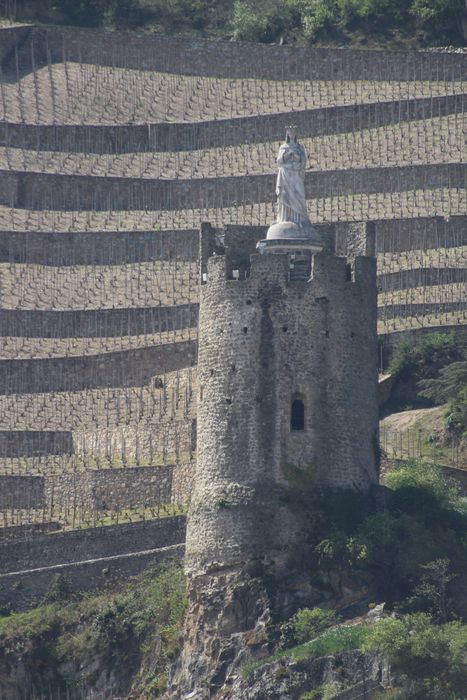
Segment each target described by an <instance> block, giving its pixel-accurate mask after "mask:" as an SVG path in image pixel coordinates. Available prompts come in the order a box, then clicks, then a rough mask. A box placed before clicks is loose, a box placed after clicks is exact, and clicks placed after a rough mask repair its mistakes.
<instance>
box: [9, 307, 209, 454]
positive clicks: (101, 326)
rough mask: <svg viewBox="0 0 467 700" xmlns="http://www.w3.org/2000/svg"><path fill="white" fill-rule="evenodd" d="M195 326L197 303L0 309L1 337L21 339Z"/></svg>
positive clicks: (98, 335)
mask: <svg viewBox="0 0 467 700" xmlns="http://www.w3.org/2000/svg"><path fill="white" fill-rule="evenodd" d="M197 324H198V304H180V305H179V306H156V307H142V308H124V309H91V310H81V309H80V310H74V311H48V310H45V311H42V310H41V311H32V310H22V309H0V335H2V336H16V337H24V338H110V337H119V338H120V337H123V336H130V335H144V334H152V333H164V332H167V331H177V330H180V329H183V328H193V327H195V326H197ZM0 439H1V438H0ZM0 455H1V442H0Z"/></svg>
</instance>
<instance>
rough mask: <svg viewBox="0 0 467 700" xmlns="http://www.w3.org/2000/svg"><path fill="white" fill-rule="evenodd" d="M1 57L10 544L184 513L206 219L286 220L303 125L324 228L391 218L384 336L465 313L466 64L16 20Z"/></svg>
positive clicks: (3, 477)
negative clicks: (22, 531)
mask: <svg viewBox="0 0 467 700" xmlns="http://www.w3.org/2000/svg"><path fill="white" fill-rule="evenodd" d="M0 60H1V82H0V178H1V183H2V186H1V188H0V229H1V236H0V289H1V305H0V335H1V337H0V373H1V377H2V382H1V384H0V386H1V389H0V481H2V484H3V491H2V493H3V495H2V498H1V501H0V528H3V532H6V529H8V528H9V529H11V526H18V525H33V524H38V525H40V526H42V525H44V524H45V523H51V522H53V523H58V524H60V525H61V526H63V527H80V526H90V525H92V524H93V525H95V524H108V523H114V522H118V521H120V522H121V521H122V520H125V519H129V520H132V521H134V520H138V519H148V518H155V517H161V516H164V515H170V514H173V512H178V511H177V510H176V509H177V508H179V507H180V506H182V507H183V505H184V504H186V501H187V498H188V494H189V488H190V474H191V470H192V458H193V454H194V450H195V446H196V430H195V424H194V419H195V415H196V406H195V400H194V397H195V391H196V339H197V301H198V271H197V259H198V235H197V229H198V227H199V225H200V223H201V222H203V221H210V222H211V223H212V224H213V225H217V226H223V225H226V224H240V225H242V226H251V225H255V226H264V227H266V226H267V225H269V223H271V222H272V221H273V220H274V217H275V212H274V180H275V157H276V152H277V148H278V144H279V141H280V140H281V139H282V135H283V128H284V125H285V124H287V123H290V122H293V123H296V124H297V125H298V127H299V131H300V135H301V140H302V141H303V143H304V145H305V146H306V148H307V151H308V155H309V169H308V171H307V174H306V189H307V198H308V208H309V214H310V218H311V220H312V221H314V222H315V223H320V222H344V221H372V222H374V226H375V235H376V250H377V256H378V275H379V291H380V296H379V321H378V323H379V333H380V335H381V339H382V342H383V343H384V342H386V343H390V342H392V341H391V339H392V337H394V336H397V335H398V333H399V332H405V331H411V332H415V331H418V330H419V329H421V330H422V331H423V330H424V329H426V328H430V327H433V328H436V329H439V328H445V327H455V328H461V327H462V326H463V324H465V323H466V320H467V317H466V305H465V299H466V280H467V275H466V268H467V264H466V262H467V246H466V243H467V241H466V238H467V234H466V231H465V221H466V217H465V215H466V193H465V143H464V136H465V118H464V110H465V104H466V102H467V101H466V95H465V83H464V82H463V81H464V80H465V59H464V54H462V53H449V52H426V53H414V54H411V53H403V52H392V53H391V52H370V51H352V50H344V49H334V50H332V49H294V48H287V47H284V48H282V47H268V46H255V45H247V44H246V45H243V46H240V45H237V44H232V43H222V42H214V41H213V42H210V41H201V40H197V39H192V40H189V39H183V40H178V39H165V38H162V37H138V36H136V35H135V36H131V35H123V34H99V33H95V32H93V31H86V30H80V29H73V30H69V29H66V28H34V27H22V26H17V27H10V28H3V29H0ZM143 467H144V469H145V470H147V471H146V472H145V474H146V477H145V478H146V479H147V482H148V483H152V484H155V485H156V486H155V487H154V488H152V489H148V491H147V493H142V492H141V489H139V487H137V483H139V482H137V480H138V479H140V471H139V468H143ZM167 470H168V471H167ZM104 471H106V474H107V480H108V484H109V485H108V488H107V491H106V495H105V497H104V496H102V498H101V497H100V500H99V499H98V498H97V497H96V495H95V493H96V491H95V489H96V487H95V486H92V484H95V481H94V480H95V479H96V478H97V477H96V473H99V474H100V472H104ZM117 472H118V474H116V473H117ZM119 475H120V476H119ZM132 475H133V476H132ZM123 477H124V480H122V479H123ZM132 478H133V479H134V482H132ZM90 484H91V486H90ZM132 484H134V492H135V493H139V494H140V496H139V500H138V499H136V500H135V498H134V497H131V492H132ZM99 488H100V489H101V490H102V487H101V486H99ZM93 489H94V490H93ZM104 490H105V489H104ZM99 493H101V491H99ZM115 494H117V495H115ZM174 509H175V511H174Z"/></svg>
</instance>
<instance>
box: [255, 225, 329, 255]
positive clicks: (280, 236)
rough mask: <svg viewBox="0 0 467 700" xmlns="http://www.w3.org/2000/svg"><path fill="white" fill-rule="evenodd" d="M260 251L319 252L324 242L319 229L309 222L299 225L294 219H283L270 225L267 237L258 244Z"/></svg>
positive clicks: (282, 253) (281, 252)
mask: <svg viewBox="0 0 467 700" xmlns="http://www.w3.org/2000/svg"><path fill="white" fill-rule="evenodd" d="M256 247H257V249H258V252H260V253H276V254H277V253H280V254H281V255H284V253H297V252H303V253H305V252H307V253H309V254H314V253H319V252H320V251H321V250H323V247H324V243H323V241H322V238H321V236H320V234H319V233H318V231H316V229H314V228H313V226H311V224H309V225H308V226H303V227H302V226H298V224H295V223H293V221H282V222H280V223H277V224H273V225H272V226H270V227H269V229H268V232H267V234H266V238H265V239H264V240H262V241H259V242H258V244H257V246H256Z"/></svg>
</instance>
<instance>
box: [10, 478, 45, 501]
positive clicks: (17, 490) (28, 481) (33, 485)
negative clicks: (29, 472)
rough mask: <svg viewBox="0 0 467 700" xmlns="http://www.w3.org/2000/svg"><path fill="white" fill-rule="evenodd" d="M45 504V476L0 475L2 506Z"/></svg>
mask: <svg viewBox="0 0 467 700" xmlns="http://www.w3.org/2000/svg"><path fill="white" fill-rule="evenodd" d="M44 506H45V488H44V477H42V476H20V475H16V474H2V475H0V508H42V507H44Z"/></svg>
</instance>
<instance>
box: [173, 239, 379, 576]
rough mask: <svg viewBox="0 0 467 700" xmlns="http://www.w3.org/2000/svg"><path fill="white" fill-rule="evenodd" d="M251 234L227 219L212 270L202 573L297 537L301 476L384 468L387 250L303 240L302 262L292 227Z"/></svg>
mask: <svg viewBox="0 0 467 700" xmlns="http://www.w3.org/2000/svg"><path fill="white" fill-rule="evenodd" d="M212 235H213V232H212V230H209V229H208V228H206V227H203V230H202V233H201V236H202V238H204V237H208V238H209V237H212ZM229 239H230V240H229ZM230 241H232V243H230ZM238 241H239V232H236V231H235V230H232V229H227V230H226V231H225V232H224V251H225V252H224V254H219V252H220V251H219V249H218V254H217V255H213V256H212V257H209V259H208V260H207V266H206V271H205V272H202V274H203V277H204V280H203V283H202V285H201V298H200V317H199V354H198V382H199V395H198V419H197V431H198V432H197V435H198V437H197V439H198V454H197V467H196V477H195V487H194V493H193V497H192V507H191V513H190V517H189V522H188V535H187V552H186V566H187V570H188V571H189V572H191V573H193V574H198V573H201V572H206V571H207V570H209V569H210V568H212V566H217V565H220V566H232V565H237V564H238V563H241V562H244V561H245V559H246V558H248V557H263V556H265V554H267V553H268V554H269V555H270V556H274V557H277V556H279V555H280V552H281V551H288V549H289V548H290V546H291V545H293V542H294V537H296V536H297V533H296V532H294V528H295V524H294V522H293V518H291V516H290V512H289V508H288V506H287V505H284V492H287V490H288V488H289V486H290V484H291V482H294V481H296V480H297V479H302V478H306V480H307V481H308V482H309V483H310V485H313V487H315V488H316V489H318V488H321V487H324V486H329V487H333V488H343V489H344V488H345V489H354V490H359V491H367V490H368V489H369V488H370V486H371V485H372V484H375V483H376V482H377V479H378V472H377V445H378V438H377V430H378V408H377V353H376V288H375V260H374V258H371V257H363V256H362V257H356V258H355V259H354V260H353V261H352V262H349V261H348V260H347V259H346V258H345V257H340V256H337V255H335V254H334V253H332V252H331V251H329V250H323V251H322V252H319V253H317V254H315V255H313V257H311V256H309V257H308V260H306V257H305V258H304V256H303V251H302V252H301V254H302V257H301V258H300V266H299V267H298V266H297V257H298V253H297V251H295V252H290V251H288V250H287V246H290V250H292V251H293V250H294V248H293V245H291V244H290V240H287V241H283V242H282V243H283V246H282V247H281V254H258V253H256V254H253V255H251V256H248V251H245V248H244V249H243V251H239V250H238ZM234 242H235V243H234ZM266 242H267V239H266ZM274 242H275V241H274ZM202 248H203V249H204V250H206V249H207V250H209V245H206V241H204V240H202ZM202 264H203V266H204V261H203V263H202ZM306 264H308V269H306Z"/></svg>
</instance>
